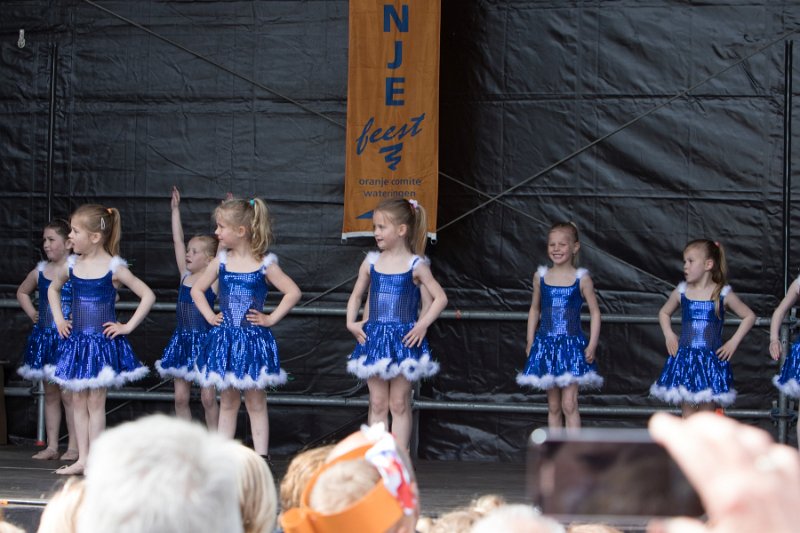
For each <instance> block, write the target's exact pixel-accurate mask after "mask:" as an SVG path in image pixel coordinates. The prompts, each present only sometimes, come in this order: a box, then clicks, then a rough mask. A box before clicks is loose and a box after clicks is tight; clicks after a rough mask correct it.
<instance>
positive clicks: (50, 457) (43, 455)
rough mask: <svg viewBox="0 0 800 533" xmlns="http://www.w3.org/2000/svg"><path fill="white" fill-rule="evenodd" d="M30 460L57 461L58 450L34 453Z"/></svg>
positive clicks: (50, 449)
mask: <svg viewBox="0 0 800 533" xmlns="http://www.w3.org/2000/svg"><path fill="white" fill-rule="evenodd" d="M32 459H38V460H40V461H55V460H56V459H58V450H54V449H52V448H45V449H44V450H40V451H39V452H38V453H35V454H34V455H33V457H32Z"/></svg>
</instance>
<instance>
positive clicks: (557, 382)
mask: <svg viewBox="0 0 800 533" xmlns="http://www.w3.org/2000/svg"><path fill="white" fill-rule="evenodd" d="M586 344H587V342H586V339H585V338H583V337H578V336H571V335H537V336H536V337H535V338H534V341H533V345H532V346H531V351H530V354H529V355H528V362H527V363H526V364H525V369H524V370H523V371H522V372H520V373H519V374H517V383H518V384H519V385H523V386H528V387H534V388H537V389H542V390H546V389H551V388H553V387H559V388H564V387H568V386H569V385H572V384H577V385H578V386H579V387H580V388H586V389H599V388H600V387H601V386H602V385H603V378H602V376H600V375H599V374H598V373H597V363H587V362H586V356H585V352H584V350H585V349H586Z"/></svg>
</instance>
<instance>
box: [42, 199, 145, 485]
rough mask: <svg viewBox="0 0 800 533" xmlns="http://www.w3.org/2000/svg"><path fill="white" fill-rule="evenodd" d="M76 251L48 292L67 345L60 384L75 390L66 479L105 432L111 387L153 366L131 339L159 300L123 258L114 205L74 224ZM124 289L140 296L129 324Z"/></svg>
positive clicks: (96, 208)
mask: <svg viewBox="0 0 800 533" xmlns="http://www.w3.org/2000/svg"><path fill="white" fill-rule="evenodd" d="M70 226H71V230H72V231H71V232H70V234H69V238H70V241H71V242H72V247H73V251H74V252H75V253H76V254H79V255H71V256H69V257H68V258H67V263H66V265H65V267H64V268H63V269H61V270H59V271H58V272H57V273H56V276H55V278H54V279H53V281H52V283H51V284H50V288H49V289H48V291H47V297H48V300H49V302H50V308H51V309H52V311H53V320H54V322H55V323H56V326H57V327H58V331H59V333H60V334H61V336H62V337H65V340H64V342H62V343H61V345H60V347H59V359H58V366H57V368H56V370H55V372H54V375H53V378H52V379H53V380H54V381H55V382H56V383H58V384H59V385H60V386H61V387H63V388H65V389H68V390H71V391H73V401H72V405H73V417H74V424H75V433H76V436H77V441H78V458H77V460H76V462H75V463H73V464H71V465H69V466H67V467H64V468H61V469H59V470H58V471H57V473H59V474H66V475H72V474H82V473H83V469H84V465H85V464H86V459H87V457H88V454H89V447H90V444H91V442H93V441H94V440H95V439H96V438H97V436H98V435H99V434H100V433H101V432H102V431H103V429H104V428H105V423H106V418H105V413H106V411H105V401H106V389H107V388H108V387H109V386H121V385H123V384H125V383H128V382H131V381H135V380H137V379H141V378H143V377H144V376H146V375H147V374H148V369H147V367H146V366H144V365H143V364H142V363H141V362H140V361H139V360H138V359H137V358H136V355H135V354H134V353H133V349H132V348H131V345H130V343H129V342H128V339H127V337H126V335H127V334H129V333H131V332H132V331H133V330H135V329H136V327H137V326H139V324H141V323H142V321H143V320H144V319H145V317H146V316H147V314H148V313H149V312H150V308H151V307H152V306H153V303H155V300H156V298H155V295H154V294H153V291H152V290H150V288H149V287H148V286H147V285H146V284H145V283H144V282H143V281H142V280H140V279H139V278H137V277H136V276H134V275H133V273H132V272H131V271H130V270H129V269H128V266H127V263H126V262H125V260H124V259H122V258H121V257H119V256H118V255H117V254H118V253H119V241H120V235H121V224H120V214H119V211H117V210H116V209H114V208H106V207H103V206H101V205H96V204H87V205H83V206H81V207H79V208H78V209H77V210H76V211H75V213H73V215H72V218H71V220H70ZM68 280H69V283H70V285H71V286H72V310H71V312H72V321H71V322H70V321H68V320H66V319H65V317H64V314H63V310H62V307H61V290H62V287H63V286H64V284H65V283H66V282H67V281H68ZM120 285H124V286H126V287H128V289H130V290H131V291H132V292H133V293H134V294H135V295H136V296H138V297H139V305H138V306H137V307H136V311H135V312H134V313H133V316H131V318H130V320H128V321H127V322H124V323H123V322H119V321H118V320H117V317H116V312H115V308H114V307H115V303H116V299H117V287H119V286H120Z"/></svg>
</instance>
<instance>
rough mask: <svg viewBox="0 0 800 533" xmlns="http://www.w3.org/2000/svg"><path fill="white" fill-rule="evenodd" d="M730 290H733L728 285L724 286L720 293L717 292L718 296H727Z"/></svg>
mask: <svg viewBox="0 0 800 533" xmlns="http://www.w3.org/2000/svg"><path fill="white" fill-rule="evenodd" d="M732 290H733V289H732V288H731V286H730V285H725V286H724V287H722V290H721V291H719V295H720V296H727V295H728V294H730V292H731V291H732Z"/></svg>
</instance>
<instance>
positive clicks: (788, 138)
mask: <svg viewBox="0 0 800 533" xmlns="http://www.w3.org/2000/svg"><path fill="white" fill-rule="evenodd" d="M793 44H794V41H792V40H787V41H786V42H785V43H784V68H783V206H782V207H783V210H782V212H783V258H782V259H783V293H784V294H786V291H787V290H788V288H789V285H790V284H791V283H792V280H791V279H790V276H789V244H790V240H789V239H790V229H791V228H790V226H791V209H790V208H791V198H792V46H793ZM781 346H783V352H784V354H786V353H788V350H789V349H790V348H791V342H790V335H789V328H788V326H786V325H783V326H782V327H781ZM785 357H786V356H785V355H784V357H783V358H781V364H783V359H785ZM789 416H790V415H789V413H788V410H787V400H786V395H785V394H784V393H783V392H780V393H779V394H778V417H777V418H778V442H782V443H786V440H787V437H786V429H787V426H788V423H787V419H788V417H789Z"/></svg>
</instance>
